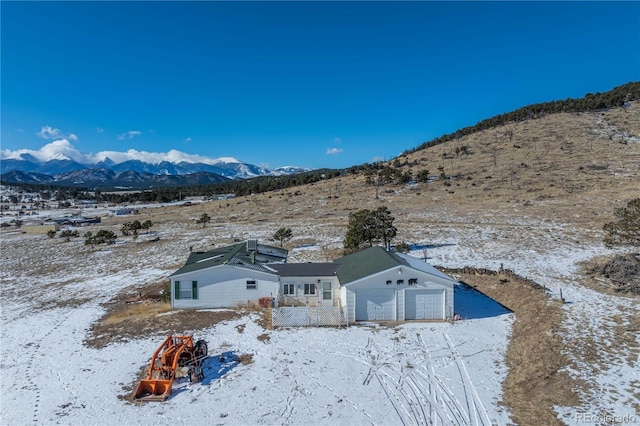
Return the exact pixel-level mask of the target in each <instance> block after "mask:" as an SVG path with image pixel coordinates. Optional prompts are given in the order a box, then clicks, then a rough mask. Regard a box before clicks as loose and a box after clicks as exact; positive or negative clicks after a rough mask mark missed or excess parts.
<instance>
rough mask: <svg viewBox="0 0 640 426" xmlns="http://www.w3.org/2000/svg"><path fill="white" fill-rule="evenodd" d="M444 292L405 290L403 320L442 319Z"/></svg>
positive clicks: (443, 316)
mask: <svg viewBox="0 0 640 426" xmlns="http://www.w3.org/2000/svg"><path fill="white" fill-rule="evenodd" d="M444 302H445V291H444V290H439V289H436V290H422V289H421V290H406V291H405V308H404V311H405V319H407V320H432V319H443V318H445V315H444Z"/></svg>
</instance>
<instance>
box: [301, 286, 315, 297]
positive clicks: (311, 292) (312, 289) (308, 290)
mask: <svg viewBox="0 0 640 426" xmlns="http://www.w3.org/2000/svg"><path fill="white" fill-rule="evenodd" d="M304 294H305V295H307V296H311V295H315V294H316V285H315V283H311V284H305V285H304Z"/></svg>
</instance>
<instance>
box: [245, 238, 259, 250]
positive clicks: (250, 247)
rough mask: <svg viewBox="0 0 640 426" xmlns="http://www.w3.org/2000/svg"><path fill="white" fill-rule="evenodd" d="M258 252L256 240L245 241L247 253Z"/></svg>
mask: <svg viewBox="0 0 640 426" xmlns="http://www.w3.org/2000/svg"><path fill="white" fill-rule="evenodd" d="M256 250H258V240H247V251H256Z"/></svg>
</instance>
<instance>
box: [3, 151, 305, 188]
mask: <svg viewBox="0 0 640 426" xmlns="http://www.w3.org/2000/svg"><path fill="white" fill-rule="evenodd" d="M112 158H115V159H116V160H114V159H112ZM308 170H309V169H305V168H302V167H295V166H285V167H278V168H273V169H271V168H266V167H261V166H256V165H253V164H248V163H244V162H242V161H239V160H237V159H235V158H232V157H225V158H218V159H211V158H207V157H202V156H197V155H189V154H184V153H182V152H179V151H170V152H169V153H166V154H162V153H146V152H140V151H135V150H129V151H127V152H101V153H98V154H95V155H91V154H82V153H80V152H79V151H77V150H76V149H75V148H74V147H73V146H72V145H71V144H70V143H69V142H68V141H66V140H61V141H55V142H52V143H49V144H47V145H45V146H44V147H43V148H41V149H40V150H38V151H32V150H17V151H8V150H5V151H0V175H2V176H1V177H2V181H3V182H7V183H11V182H23V183H59V184H73V185H80V184H83V185H86V186H93V185H96V184H100V183H104V182H106V181H113V180H125V181H130V182H137V185H136V186H138V185H144V182H145V181H149V185H158V184H160V183H161V182H165V184H167V185H168V184H171V185H178V184H199V183H200V184H201V183H213V182H220V181H224V180H227V179H248V178H252V177H257V176H282V175H289V174H295V173H300V172H305V171H308ZM100 186H102V185H100Z"/></svg>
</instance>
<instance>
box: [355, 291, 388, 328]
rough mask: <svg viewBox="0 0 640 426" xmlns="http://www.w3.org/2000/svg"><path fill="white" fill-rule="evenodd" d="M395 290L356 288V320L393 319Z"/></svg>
mask: <svg viewBox="0 0 640 426" xmlns="http://www.w3.org/2000/svg"><path fill="white" fill-rule="evenodd" d="M395 305H396V297H395V290H387V289H385V290H356V321H393V320H395V319H396V313H395Z"/></svg>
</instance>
